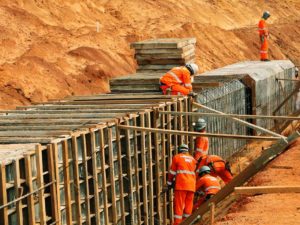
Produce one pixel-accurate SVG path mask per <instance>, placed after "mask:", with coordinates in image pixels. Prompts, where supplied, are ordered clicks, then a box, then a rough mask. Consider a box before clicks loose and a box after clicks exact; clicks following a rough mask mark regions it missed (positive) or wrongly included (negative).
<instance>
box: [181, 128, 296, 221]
mask: <svg viewBox="0 0 300 225" xmlns="http://www.w3.org/2000/svg"><path fill="white" fill-rule="evenodd" d="M299 136H300V133H298V132H296V133H293V134H292V135H290V136H289V137H288V139H287V142H286V141H284V140H279V141H278V142H276V143H275V144H274V145H272V146H271V147H270V148H269V149H266V150H265V151H263V152H262V154H261V156H259V157H258V158H257V159H255V160H254V161H253V162H252V163H251V164H250V165H249V166H247V167H246V169H244V170H243V171H242V172H241V173H239V174H238V175H236V176H235V177H234V178H233V180H232V181H231V182H230V183H228V184H227V185H226V186H224V187H223V188H222V189H221V190H220V191H219V192H218V193H217V194H216V195H215V196H214V197H212V198H211V199H210V200H208V201H207V202H205V203H204V204H203V205H201V206H200V207H199V208H198V209H197V210H196V211H194V213H193V214H192V215H191V216H190V217H188V218H187V219H186V220H185V221H183V222H182V224H181V225H190V224H192V223H193V221H194V220H195V219H196V218H197V217H198V216H199V215H201V216H202V215H204V213H206V212H207V211H208V210H209V204H210V203H212V202H214V203H215V204H217V203H219V202H220V201H222V200H223V199H224V198H225V197H227V196H228V195H229V194H231V193H232V192H233V191H234V188H235V187H237V186H241V185H243V184H244V183H245V182H246V181H247V180H248V179H250V178H251V177H252V176H254V175H255V174H256V173H257V172H259V171H260V170H261V169H263V168H264V167H265V166H266V165H267V164H268V163H269V162H270V161H271V160H273V159H274V158H275V157H277V156H278V155H279V154H281V153H282V152H284V150H285V149H286V148H287V147H288V146H289V144H290V143H291V142H292V141H293V140H295V139H296V138H298V137H299Z"/></svg>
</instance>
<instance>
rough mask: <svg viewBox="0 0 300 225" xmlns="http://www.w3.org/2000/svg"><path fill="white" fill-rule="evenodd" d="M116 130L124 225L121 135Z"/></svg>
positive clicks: (123, 208)
mask: <svg viewBox="0 0 300 225" xmlns="http://www.w3.org/2000/svg"><path fill="white" fill-rule="evenodd" d="M115 129H116V145H117V151H118V153H117V154H118V155H117V158H118V167H119V174H118V176H119V185H120V204H121V221H122V224H124V225H125V224H126V220H125V203H124V185H123V171H122V170H123V164H122V158H123V155H122V147H121V134H120V130H119V129H118V127H117V126H116V127H115Z"/></svg>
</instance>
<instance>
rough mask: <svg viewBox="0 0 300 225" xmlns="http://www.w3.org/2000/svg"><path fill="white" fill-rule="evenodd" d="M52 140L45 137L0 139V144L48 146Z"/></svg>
mask: <svg viewBox="0 0 300 225" xmlns="http://www.w3.org/2000/svg"><path fill="white" fill-rule="evenodd" d="M53 140H54V138H46V137H25V138H24V137H0V144H22V143H40V144H48V143H50V142H52V141H53Z"/></svg>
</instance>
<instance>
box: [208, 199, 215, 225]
mask: <svg viewBox="0 0 300 225" xmlns="http://www.w3.org/2000/svg"><path fill="white" fill-rule="evenodd" d="M209 206H210V221H209V222H210V225H214V224H215V203H214V202H211V203H210V204H209Z"/></svg>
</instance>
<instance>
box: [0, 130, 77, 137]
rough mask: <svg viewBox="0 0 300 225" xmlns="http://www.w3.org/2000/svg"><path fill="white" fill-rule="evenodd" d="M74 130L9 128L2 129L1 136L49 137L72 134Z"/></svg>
mask: <svg viewBox="0 0 300 225" xmlns="http://www.w3.org/2000/svg"><path fill="white" fill-rule="evenodd" d="M71 133H72V132H70V131H32V130H27V131H18V130H15V131H14V130H13V131H11V130H9V128H8V129H7V131H0V137H35V136H39V137H49V136H61V135H70V134H71Z"/></svg>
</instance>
